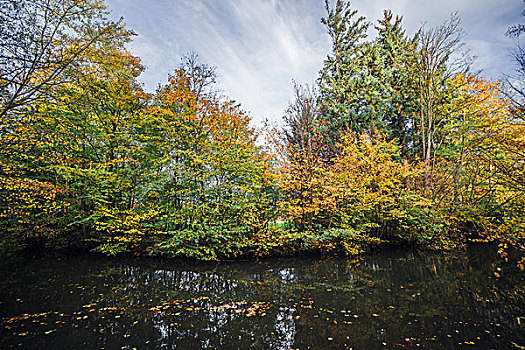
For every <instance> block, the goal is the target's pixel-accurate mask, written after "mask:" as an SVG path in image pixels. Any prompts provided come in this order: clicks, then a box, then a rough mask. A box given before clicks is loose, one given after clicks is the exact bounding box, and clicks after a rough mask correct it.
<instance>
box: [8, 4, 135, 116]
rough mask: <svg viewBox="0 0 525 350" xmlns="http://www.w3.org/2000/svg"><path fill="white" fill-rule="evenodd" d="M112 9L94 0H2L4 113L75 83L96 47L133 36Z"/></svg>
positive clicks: (109, 46)
mask: <svg viewBox="0 0 525 350" xmlns="http://www.w3.org/2000/svg"><path fill="white" fill-rule="evenodd" d="M107 14H108V12H107V11H106V9H105V7H104V5H103V3H102V2H101V1H95V0H87V1H79V0H0V26H1V28H2V30H0V92H1V94H0V118H4V116H5V115H6V114H7V113H9V112H11V111H13V110H15V109H17V108H21V107H27V106H29V105H30V104H31V103H32V102H33V101H36V100H37V99H38V98H40V97H43V96H46V95H49V94H50V93H51V92H52V91H53V89H54V88H55V87H56V86H59V85H61V84H64V83H66V82H70V81H71V78H72V77H73V76H75V74H73V73H72V71H74V70H75V69H82V67H84V66H85V64H88V65H89V63H88V62H89V61H90V60H93V59H94V58H95V56H93V55H92V54H91V53H92V52H94V51H97V52H99V53H101V52H104V51H105V50H107V49H111V47H113V46H121V45H122V44H123V43H124V42H127V41H129V38H130V35H131V34H132V32H130V31H128V30H125V29H124V25H123V24H122V22H121V21H120V22H112V21H110V20H108V19H107V18H106V16H107ZM103 56H104V55H101V56H99V57H103Z"/></svg>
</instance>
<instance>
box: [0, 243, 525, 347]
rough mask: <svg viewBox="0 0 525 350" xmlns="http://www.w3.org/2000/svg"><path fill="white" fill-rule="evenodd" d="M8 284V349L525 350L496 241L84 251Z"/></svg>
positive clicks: (519, 300) (523, 323) (1, 285)
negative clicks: (205, 255)
mask: <svg viewBox="0 0 525 350" xmlns="http://www.w3.org/2000/svg"><path fill="white" fill-rule="evenodd" d="M493 263H497V264H498V265H497V266H496V267H494V266H493V265H492V264H493ZM498 267H501V268H502V270H501V271H498V270H496V269H497V268H498ZM496 271H497V272H498V274H500V275H501V277H500V278H497V277H495V275H494V272H496ZM0 277H1V279H0V317H1V328H0V348H1V349H4V348H5V349H9V348H24V349H134V348H136V349H174V348H177V349H201V348H202V349H215V348H218V349H237V348H239V349H251V348H253V349H308V348H311V349H345V348H353V349H390V348H414V349H416V348H419V349H463V348H465V349H492V348H494V349H520V347H521V346H525V293H524V292H525V284H524V281H525V279H524V277H525V273H523V272H520V271H519V270H518V269H517V268H516V265H515V264H514V263H511V262H509V263H508V264H502V261H501V259H498V258H497V255H496V251H495V247H493V246H472V247H470V248H469V249H468V251H467V252H465V253H454V254H430V253H415V252H407V251H389V252H381V253H378V254H374V255H368V256H365V257H364V258H362V259H360V260H356V259H352V258H333V259H332V258H325V259H321V258H315V259H314V258H309V259H304V258H303V259H298V258H288V259H272V260H264V261H259V262H257V261H240V262H231V263H220V264H195V263H193V264H190V263H184V262H180V261H177V262H166V261H165V262H159V261H151V260H149V261H148V260H146V261H131V260H122V259H118V260H110V259H100V258H93V257H77V258H67V259H63V260H61V261H52V260H38V261H31V262H25V263H20V264H17V265H9V266H7V267H2V271H1V272H0Z"/></svg>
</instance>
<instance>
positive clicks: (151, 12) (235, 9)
mask: <svg viewBox="0 0 525 350" xmlns="http://www.w3.org/2000/svg"><path fill="white" fill-rule="evenodd" d="M333 1H335V0H332V2H333ZM106 3H107V5H108V7H109V8H110V9H112V10H113V12H114V16H115V17H116V18H118V17H120V16H124V18H125V22H126V23H127V24H128V27H130V28H132V29H133V30H135V31H136V32H137V34H138V37H137V38H136V39H135V41H134V42H133V43H132V44H131V46H130V49H131V50H132V52H133V53H134V54H135V55H138V56H139V57H141V58H142V61H143V63H144V64H145V65H146V66H147V71H146V72H145V73H144V74H143V75H142V76H141V80H142V81H143V82H144V83H145V86H146V88H147V89H148V90H149V91H153V90H154V89H155V88H156V87H157V86H158V84H159V83H165V82H166V80H167V79H166V78H167V75H168V73H170V72H171V71H173V69H174V68H175V67H176V66H177V65H178V64H179V62H180V57H181V56H182V55H183V54H185V53H186V52H188V51H190V50H193V51H195V52H197V53H198V54H199V56H200V57H201V59H202V61H203V62H205V63H207V64H210V65H214V66H216V67H217V72H218V73H219V82H220V87H221V88H222V89H223V90H224V91H225V92H226V94H228V95H230V96H231V97H232V98H234V99H236V100H237V101H239V102H241V103H242V105H243V106H244V108H245V109H246V110H248V111H250V112H251V113H252V117H253V118H254V123H255V124H258V123H260V122H261V120H262V119H263V118H265V117H268V118H270V119H272V120H279V119H280V117H281V115H282V113H283V111H284V109H285V108H286V106H287V103H288V100H289V98H290V97H291V95H292V84H291V82H292V80H296V81H298V82H299V83H313V82H314V81H315V79H316V78H317V73H318V71H319V69H320V68H321V67H322V62H323V60H324V58H325V57H326V55H327V54H328V53H329V50H330V42H329V38H328V36H327V35H326V33H325V30H324V28H323V26H322V24H321V22H320V19H321V17H322V16H324V14H325V10H324V2H323V1H321V0H287V1H279V0H221V1H217V0H200V1H199V0H177V1H169V0H156V1H153V0H150V1H144V0H106ZM352 5H353V7H354V8H356V9H358V10H359V13H360V14H362V15H364V16H366V17H367V19H368V20H369V21H373V22H375V21H376V20H377V19H379V18H381V17H382V12H383V10H384V9H391V10H392V11H393V12H394V13H395V14H402V15H403V16H404V26H405V28H406V29H407V32H408V33H411V34H412V33H415V32H416V30H417V29H418V28H419V27H420V26H421V24H422V23H423V22H427V23H428V24H427V25H429V26H435V25H437V24H439V23H441V22H443V21H444V20H445V19H446V18H448V16H449V15H450V13H452V12H454V11H458V12H459V15H460V16H461V18H462V20H463V23H464V28H465V32H466V37H465V39H466V41H467V45H468V46H469V47H470V49H471V51H472V53H473V54H474V55H476V56H477V57H478V60H477V63H476V65H475V68H476V69H483V70H484V73H485V74H486V75H488V76H489V77H491V78H495V77H497V76H499V75H500V74H501V73H502V72H507V73H510V72H511V70H512V68H513V65H512V58H511V55H510V53H509V50H510V49H511V48H512V46H513V42H512V40H510V39H508V38H506V37H505V36H504V33H505V30H506V28H507V27H508V26H509V25H511V24H514V23H519V22H520V20H522V19H521V18H520V13H521V9H522V8H523V4H522V1H521V0H491V1H479V0H462V1H458V0H441V1H435V0H394V1H393V0H379V1H378V0H375V1H368V0H354V1H353V2H352Z"/></svg>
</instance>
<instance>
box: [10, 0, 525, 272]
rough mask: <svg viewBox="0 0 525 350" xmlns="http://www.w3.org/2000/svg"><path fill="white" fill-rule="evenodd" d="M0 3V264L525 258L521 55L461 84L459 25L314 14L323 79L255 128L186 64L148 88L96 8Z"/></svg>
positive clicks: (72, 2)
mask: <svg viewBox="0 0 525 350" xmlns="http://www.w3.org/2000/svg"><path fill="white" fill-rule="evenodd" d="M0 3H1V5H2V10H1V11H0V26H1V30H0V118H1V119H0V144H1V147H0V254H1V255H2V256H8V255H17V254H21V253H23V252H24V251H27V250H35V249H37V250H38V249H41V250H52V251H66V252H67V251H77V250H89V251H94V252H99V253H104V254H108V255H115V254H134V255H137V256H162V257H187V258H195V259H199V260H223V259H232V258H236V257H262V256H271V255H291V254H296V253H315V254H323V255H329V254H349V255H352V254H359V253H361V252H364V251H366V250H368V249H373V248H374V247H377V248H379V247H382V246H391V245H395V246H402V247H418V248H421V249H431V250H449V249H460V248H461V247H462V246H463V245H464V244H465V243H467V242H470V241H476V242H488V241H496V242H499V244H500V250H499V251H498V252H499V254H500V255H501V256H502V257H503V258H505V256H506V254H507V252H506V250H507V249H509V248H510V247H515V248H518V249H521V250H525V234H524V232H525V122H524V111H525V109H524V101H525V85H524V83H525V51H523V49H522V48H520V47H517V48H516V51H515V57H516V62H517V63H518V67H519V68H518V70H517V71H516V74H515V75H514V76H513V77H510V78H506V79H502V80H498V81H491V80H488V79H486V78H485V77H483V75H482V74H479V73H476V72H473V71H472V70H471V65H472V58H471V57H470V56H469V53H468V51H467V48H466V47H465V45H464V43H463V31H462V28H461V22H460V18H459V16H458V15H457V14H452V15H451V16H450V17H449V18H448V19H446V20H444V21H443V22H442V24H441V25H439V26H437V27H432V28H429V27H427V26H422V27H421V29H420V30H419V31H417V33H415V34H414V35H412V36H410V35H408V34H406V31H405V29H404V28H403V21H402V16H401V15H402V14H400V15H397V14H394V13H392V12H391V11H388V10H385V12H384V17H383V18H382V19H380V20H379V21H375V22H371V21H369V20H368V19H366V18H364V17H362V16H361V15H360V14H359V13H358V11H357V10H355V9H354V8H353V7H350V3H349V2H347V1H345V0H337V1H336V2H335V3H334V4H331V3H329V2H328V1H327V2H326V14H325V16H324V18H322V19H321V21H322V24H323V25H324V26H325V28H326V32H327V34H328V35H327V40H330V42H331V51H330V52H327V56H326V59H325V61H324V63H323V66H322V68H321V69H320V71H319V74H318V78H317V80H316V81H315V82H314V83H313V84H311V85H298V84H296V85H294V91H295V95H294V96H293V99H292V100H291V102H290V104H289V107H288V108H287V109H286V110H285V111H283V120H282V122H281V123H278V125H277V126H273V125H266V126H265V127H258V126H254V125H253V124H252V123H251V118H250V115H249V114H248V113H247V112H245V111H244V110H243V107H242V105H241V104H240V103H239V102H237V101H235V100H232V99H231V98H230V97H227V96H224V94H223V93H222V92H221V90H220V87H219V84H218V78H217V72H216V69H215V68H214V67H213V66H210V65H208V64H205V63H202V62H200V61H199V58H198V55H197V54H195V53H188V54H186V55H184V57H183V58H182V60H181V61H180V63H178V64H177V63H176V62H175V63H174V69H173V71H172V72H171V73H170V75H169V79H168V83H167V84H164V85H159V88H158V89H157V90H156V91H155V92H154V93H148V92H147V91H145V90H144V88H143V87H142V85H141V83H140V82H139V80H138V79H139V76H140V74H141V72H143V71H144V69H145V67H144V66H143V65H142V64H141V61H140V58H139V57H136V56H134V55H133V54H132V53H130V52H129V51H127V49H126V45H127V44H128V43H129V42H130V41H131V40H132V39H133V36H134V35H135V33H134V32H133V31H132V30H130V29H128V28H126V27H125V25H124V22H123V21H122V20H121V21H116V22H115V21H112V20H110V19H109V12H108V10H107V8H106V7H105V5H104V4H103V2H102V1H95V0H83V1H78V0H61V1H58V0H32V1H29V0H20V1H14V0H1V1H0ZM524 32H525V27H524V26H523V25H522V24H516V25H514V26H513V25H512V23H510V24H509V29H508V31H507V36H509V37H511V38H519V37H520V35H521V34H523V33H524ZM524 265H525V258H524V259H522V260H521V261H520V262H519V263H518V267H519V268H520V269H521V270H523V269H524Z"/></svg>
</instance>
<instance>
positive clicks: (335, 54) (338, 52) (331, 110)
mask: <svg viewBox="0 0 525 350" xmlns="http://www.w3.org/2000/svg"><path fill="white" fill-rule="evenodd" d="M325 4H326V11H327V16H326V17H325V18H323V19H322V20H321V21H322V23H323V24H324V25H325V27H326V29H327V32H328V35H329V36H330V39H331V42H332V52H331V55H329V56H328V57H327V58H326V60H325V61H324V65H323V68H322V70H321V71H320V73H319V82H318V83H319V89H320V108H321V111H322V119H323V122H322V125H321V128H322V132H323V134H324V135H325V136H326V142H327V143H328V145H329V146H328V148H329V149H330V150H331V153H332V154H336V152H337V151H336V144H337V143H338V142H339V139H340V134H341V132H343V131H349V130H353V131H362V130H367V129H369V128H370V127H372V126H373V125H372V124H373V123H372V122H371V120H370V119H371V115H370V114H369V113H367V105H366V104H364V103H363V98H362V97H363V96H362V95H361V91H362V90H361V88H362V87H363V86H364V85H363V81H362V75H363V74H362V71H363V70H364V67H363V62H364V61H363V52H364V49H365V43H364V42H363V40H364V39H365V38H366V37H367V34H366V31H367V29H368V27H369V26H370V24H369V23H368V22H366V20H365V18H364V17H362V16H360V17H356V16H357V10H352V9H351V7H350V3H349V2H347V1H343V0H337V2H336V4H335V7H333V8H332V7H331V6H330V3H329V2H328V0H327V1H325ZM328 156H329V157H330V156H331V155H328Z"/></svg>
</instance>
